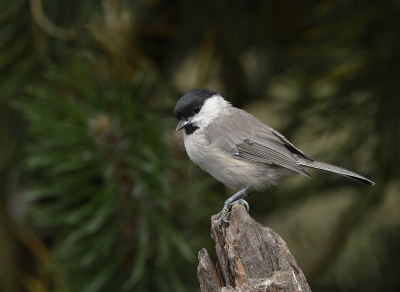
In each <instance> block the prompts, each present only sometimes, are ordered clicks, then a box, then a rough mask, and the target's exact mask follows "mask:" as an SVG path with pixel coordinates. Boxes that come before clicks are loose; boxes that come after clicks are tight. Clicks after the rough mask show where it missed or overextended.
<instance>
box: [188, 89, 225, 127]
mask: <svg viewBox="0 0 400 292" xmlns="http://www.w3.org/2000/svg"><path fill="white" fill-rule="evenodd" d="M230 106H231V104H230V103H229V102H227V101H226V100H225V99H223V98H222V96H220V95H214V96H212V97H210V98H209V99H207V100H206V101H205V103H204V104H203V106H202V108H201V110H200V112H199V113H198V114H197V115H195V116H194V117H193V119H192V123H193V124H194V125H196V126H198V127H199V128H200V129H202V128H205V127H207V126H208V125H209V124H210V123H211V122H212V121H213V120H215V119H216V118H217V117H218V116H220V115H221V114H223V112H224V110H225V109H226V108H228V107H230Z"/></svg>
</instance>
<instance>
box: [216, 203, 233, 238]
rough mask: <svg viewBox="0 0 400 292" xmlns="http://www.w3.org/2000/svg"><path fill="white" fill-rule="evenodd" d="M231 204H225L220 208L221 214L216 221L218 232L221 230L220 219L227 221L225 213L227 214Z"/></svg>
mask: <svg viewBox="0 0 400 292" xmlns="http://www.w3.org/2000/svg"><path fill="white" fill-rule="evenodd" d="M231 206H232V205H231V204H225V205H224V208H222V211H221V216H220V217H219V219H218V222H217V226H218V230H219V232H222V231H221V225H222V221H224V222H225V223H228V222H229V221H228V220H226V215H227V214H228V212H229V209H230V207H231Z"/></svg>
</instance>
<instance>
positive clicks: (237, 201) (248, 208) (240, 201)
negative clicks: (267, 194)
mask: <svg viewBox="0 0 400 292" xmlns="http://www.w3.org/2000/svg"><path fill="white" fill-rule="evenodd" d="M234 204H243V205H245V206H246V209H247V212H249V211H250V206H249V203H247V202H246V201H245V200H243V199H239V200H236V201H234V202H232V205H234Z"/></svg>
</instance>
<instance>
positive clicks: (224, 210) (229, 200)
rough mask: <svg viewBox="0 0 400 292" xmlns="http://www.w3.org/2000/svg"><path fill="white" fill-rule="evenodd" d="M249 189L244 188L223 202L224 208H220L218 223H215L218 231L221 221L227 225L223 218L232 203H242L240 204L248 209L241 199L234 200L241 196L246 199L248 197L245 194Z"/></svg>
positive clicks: (247, 205)
mask: <svg viewBox="0 0 400 292" xmlns="http://www.w3.org/2000/svg"><path fill="white" fill-rule="evenodd" d="M249 188H250V187H245V188H243V189H241V190H240V191H238V192H237V193H236V194H234V195H233V196H232V197H230V198H229V199H228V200H226V201H225V204H224V208H222V211H221V217H219V219H218V222H217V224H218V230H219V231H221V224H222V221H224V222H227V223H228V220H226V218H225V216H226V214H227V213H228V211H229V209H230V208H231V206H232V205H233V204H234V203H235V204H238V203H242V204H244V205H246V207H247V208H249V204H247V202H246V201H245V200H243V199H239V200H236V199H237V198H239V197H240V196H241V195H243V198H245V197H246V198H247V197H248V196H249V195H247V196H246V192H247V191H248V190H249ZM235 200H236V201H235Z"/></svg>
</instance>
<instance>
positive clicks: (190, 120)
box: [174, 88, 375, 230]
mask: <svg viewBox="0 0 400 292" xmlns="http://www.w3.org/2000/svg"><path fill="white" fill-rule="evenodd" d="M174 114H175V116H176V118H177V119H178V121H179V122H178V125H177V127H176V131H180V130H183V141H184V145H185V149H186V152H187V154H188V156H189V158H190V159H191V160H192V161H193V162H194V163H195V164H197V165H198V166H200V168H201V169H203V170H204V171H205V172H207V173H209V174H210V175H212V176H213V177H214V178H215V179H216V180H218V181H220V182H221V183H223V184H224V185H226V186H227V187H229V188H231V189H233V190H234V191H236V193H235V194H234V195H233V196H231V197H230V198H229V199H227V200H226V201H225V203H224V207H223V209H222V211H221V215H220V218H219V219H218V223H217V224H218V229H219V230H221V224H222V222H223V221H224V222H228V220H227V219H226V216H227V213H228V212H229V210H230V208H231V206H232V205H233V204H243V205H245V206H246V208H247V210H248V211H249V204H248V203H247V201H246V200H247V199H248V197H249V196H250V195H251V194H252V193H253V192H254V191H261V192H264V191H266V190H267V189H268V188H270V187H271V186H275V185H278V184H279V182H280V181H281V180H282V179H283V178H286V177H291V176H295V175H303V176H306V177H309V178H312V177H311V175H310V174H308V172H307V169H308V168H313V169H317V170H321V171H325V172H329V173H334V174H339V175H342V176H345V177H347V178H350V179H353V180H356V181H358V182H361V183H364V184H367V185H371V186H373V185H374V184H375V183H374V182H373V181H371V180H369V179H367V178H365V177H363V176H361V175H359V174H357V173H355V172H353V171H350V170H347V169H345V168H342V167H339V166H335V165H332V164H328V163H325V162H320V161H317V160H314V159H313V158H311V157H309V156H307V155H306V154H304V153H303V152H302V151H301V150H300V149H298V148H297V147H296V146H294V145H293V144H292V143H291V142H290V141H289V140H288V139H286V138H285V137H284V136H283V135H282V134H281V133H279V132H278V131H276V130H274V129H273V128H271V127H270V126H267V125H265V124H263V123H262V122H260V121H259V120H258V119H257V118H256V117H254V116H253V115H251V114H249V113H248V112H246V111H244V110H242V109H239V108H236V107H234V106H232V104H231V103H230V102H228V101H227V100H225V98H224V97H222V95H221V94H219V93H217V92H215V91H213V90H210V89H207V88H200V89H194V90H191V91H189V92H187V93H185V94H184V95H183V96H182V97H181V98H180V99H179V100H178V102H177V104H176V106H175V109H174Z"/></svg>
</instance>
